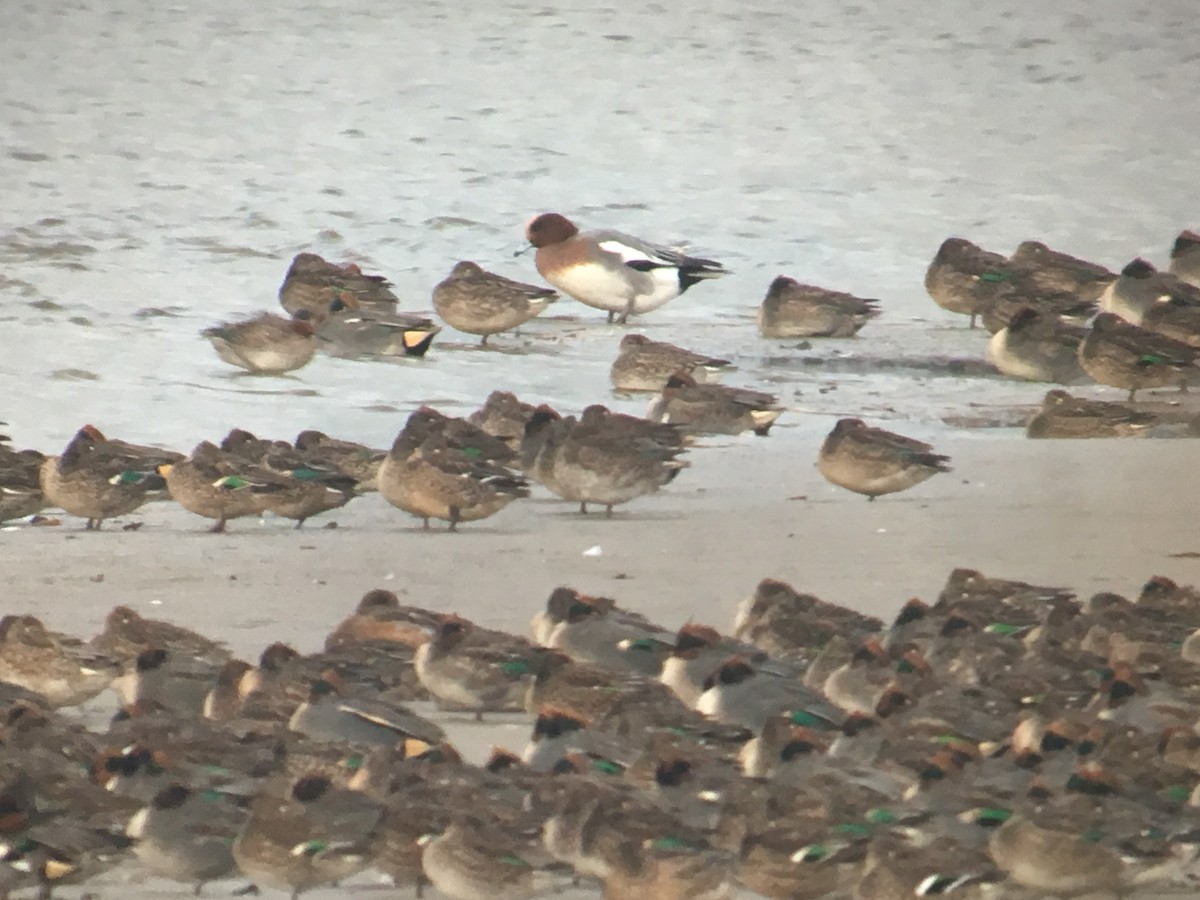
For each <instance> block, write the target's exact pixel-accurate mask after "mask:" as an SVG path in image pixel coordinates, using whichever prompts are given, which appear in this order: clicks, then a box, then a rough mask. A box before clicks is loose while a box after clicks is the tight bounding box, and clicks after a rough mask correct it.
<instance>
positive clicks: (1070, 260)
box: [1008, 240, 1117, 303]
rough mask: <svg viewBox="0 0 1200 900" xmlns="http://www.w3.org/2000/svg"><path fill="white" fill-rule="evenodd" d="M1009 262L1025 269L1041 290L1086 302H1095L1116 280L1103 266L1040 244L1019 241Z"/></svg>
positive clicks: (1037, 242)
mask: <svg viewBox="0 0 1200 900" xmlns="http://www.w3.org/2000/svg"><path fill="white" fill-rule="evenodd" d="M1008 261H1009V262H1010V263H1012V264H1013V265H1014V266H1018V267H1020V268H1022V269H1024V270H1026V271H1027V272H1028V273H1029V275H1030V278H1031V279H1032V281H1033V283H1034V284H1036V285H1037V287H1038V288H1039V289H1040V290H1042V291H1046V292H1049V293H1054V294H1071V295H1074V296H1075V297H1078V298H1079V299H1080V300H1082V301H1085V302H1088V303H1094V302H1096V301H1098V300H1099V299H1100V295H1101V294H1103V293H1104V289H1105V288H1106V287H1107V286H1108V285H1109V284H1111V283H1112V281H1113V279H1115V278H1116V277H1117V276H1116V275H1115V274H1114V273H1113V272H1112V271H1110V270H1109V269H1108V268H1107V267H1106V266H1102V265H1100V264H1099V263H1095V262H1092V261H1090V260H1086V259H1080V258H1079V257H1078V256H1072V255H1071V254H1069V253H1063V252H1062V251H1061V250H1053V249H1051V248H1050V247H1048V246H1046V244H1044V243H1042V242H1041V241H1033V240H1030V241H1022V242H1021V243H1020V244H1018V245H1017V249H1016V250H1014V251H1013V253H1012V255H1011V256H1009V258H1008Z"/></svg>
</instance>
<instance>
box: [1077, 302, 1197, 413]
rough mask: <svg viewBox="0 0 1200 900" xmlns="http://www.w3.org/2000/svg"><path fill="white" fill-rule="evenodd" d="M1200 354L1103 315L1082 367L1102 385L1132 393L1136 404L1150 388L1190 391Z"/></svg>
mask: <svg viewBox="0 0 1200 900" xmlns="http://www.w3.org/2000/svg"><path fill="white" fill-rule="evenodd" d="M1198 359H1200V350H1197V349H1195V348H1193V347H1189V346H1188V345H1187V344H1184V343H1182V342H1180V341H1175V340H1172V339H1171V338H1168V337H1164V336H1163V335H1160V334H1157V333H1155V332H1153V331H1149V330H1147V329H1145V328H1140V327H1138V326H1137V325H1130V324H1129V323H1128V322H1126V321H1124V320H1123V319H1121V318H1120V317H1119V316H1117V315H1115V314H1114V313H1108V312H1105V313H1100V314H1099V315H1098V316H1096V318H1095V320H1094V321H1093V322H1092V327H1091V329H1090V330H1089V331H1088V333H1087V336H1086V337H1085V338H1084V340H1083V343H1082V344H1080V345H1079V363H1080V365H1081V366H1083V370H1084V371H1085V372H1086V373H1087V374H1088V375H1090V376H1091V377H1092V378H1094V379H1095V380H1096V381H1098V382H1100V384H1106V385H1108V386H1109V387H1115V388H1121V389H1123V390H1127V391H1129V398H1128V399H1129V401H1130V402H1133V399H1134V396H1135V395H1136V394H1137V392H1138V391H1140V390H1144V389H1146V388H1158V387H1167V386H1178V387H1179V388H1180V389H1181V390H1186V388H1187V385H1188V383H1189V382H1191V381H1193V380H1194V379H1195V378H1196V376H1197V375H1198V374H1200V373H1198V372H1197V371H1196V367H1197V361H1198Z"/></svg>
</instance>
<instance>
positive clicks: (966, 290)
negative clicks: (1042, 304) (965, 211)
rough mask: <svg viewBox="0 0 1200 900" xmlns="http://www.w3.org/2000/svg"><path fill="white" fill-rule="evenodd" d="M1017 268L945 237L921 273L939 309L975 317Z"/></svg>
mask: <svg viewBox="0 0 1200 900" xmlns="http://www.w3.org/2000/svg"><path fill="white" fill-rule="evenodd" d="M1018 277H1019V269H1018V268H1017V267H1015V266H1013V265H1011V264H1010V263H1009V262H1008V260H1007V259H1005V258H1004V257H1003V256H1001V255H1000V254H999V253H992V252H990V251H988V250H984V249H983V248H981V247H979V246H978V245H977V244H973V243H972V242H971V241H968V240H967V239H966V238H957V237H951V238H946V240H944V241H943V242H942V245H941V246H940V247H939V248H938V251H937V254H936V255H935V256H934V257H933V262H931V263H930V264H929V268H928V269H927V270H926V272H925V290H926V291H928V292H929V296H930V297H932V298H933V302H934V303H936V304H937V305H938V306H940V307H941V308H942V309H945V310H948V311H950V312H953V313H960V314H962V315H966V316H970V317H971V327H972V328H974V327H975V318H976V316H978V315H979V313H980V311H981V309H982V307H983V306H985V305H986V304H987V303H988V302H989V301H991V300H992V299H993V297H994V296H995V295H996V294H997V293H999V292H1003V291H1007V290H1009V289H1010V287H1009V286H1010V283H1011V282H1012V281H1014V280H1016V279H1017V278H1018Z"/></svg>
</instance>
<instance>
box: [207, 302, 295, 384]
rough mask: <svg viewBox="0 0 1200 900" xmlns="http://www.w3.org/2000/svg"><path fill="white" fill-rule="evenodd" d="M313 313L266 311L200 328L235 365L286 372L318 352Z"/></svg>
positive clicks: (259, 372)
mask: <svg viewBox="0 0 1200 900" xmlns="http://www.w3.org/2000/svg"><path fill="white" fill-rule="evenodd" d="M310 318H311V314H310V313H309V312H308V311H307V310H300V311H299V312H297V313H296V315H295V316H294V317H292V318H290V319H285V318H283V316H277V315H275V314H274V313H262V314H260V315H257V316H255V317H253V318H251V319H244V320H242V321H240V322H223V323H222V324H220V325H214V326H212V327H211V328H205V329H204V331H202V332H200V333H201V334H202V335H203V336H204V337H206V338H208V340H209V341H210V342H211V343H212V345H213V347H214V348H215V349H216V351H217V355H218V356H219V357H221V359H223V360H224V361H225V362H227V363H229V364H230V365H231V366H237V367H238V368H239V369H245V370H246V371H247V372H251V373H253V374H255V375H282V374H284V373H285V372H294V371H295V370H296V369H300V368H303V367H304V366H306V365H308V364H309V362H310V361H311V360H312V358H313V355H314V354H315V353H316V352H317V342H316V338H315V337H314V331H313V325H312V322H311V321H310Z"/></svg>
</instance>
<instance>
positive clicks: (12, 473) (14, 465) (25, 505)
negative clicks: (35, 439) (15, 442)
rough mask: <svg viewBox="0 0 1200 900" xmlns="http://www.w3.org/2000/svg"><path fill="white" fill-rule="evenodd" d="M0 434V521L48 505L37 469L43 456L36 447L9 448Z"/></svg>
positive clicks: (17, 517) (37, 510) (19, 517)
mask: <svg viewBox="0 0 1200 900" xmlns="http://www.w3.org/2000/svg"><path fill="white" fill-rule="evenodd" d="M8 440H9V438H8V436H7V435H0V522H7V521H8V520H9V519H21V518H24V517H25V516H31V515H33V514H34V513H36V512H40V511H41V510H43V509H45V507H46V506H47V505H48V502H49V501H47V500H46V497H45V495H44V494H43V493H42V484H41V471H42V464H43V463H44V462H45V461H46V456H45V454H43V453H39V452H38V451H37V450H13V449H12V447H10V446H9V445H8Z"/></svg>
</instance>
